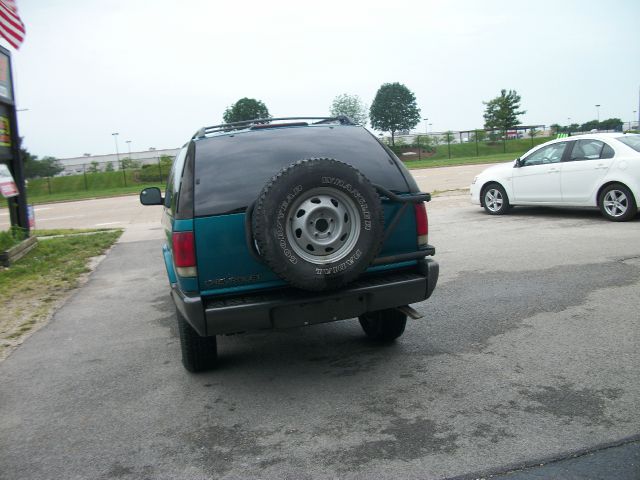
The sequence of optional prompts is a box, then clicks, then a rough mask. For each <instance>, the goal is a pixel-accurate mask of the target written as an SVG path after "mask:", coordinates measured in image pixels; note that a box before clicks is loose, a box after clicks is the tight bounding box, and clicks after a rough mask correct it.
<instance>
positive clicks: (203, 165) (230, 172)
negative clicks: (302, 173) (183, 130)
mask: <svg viewBox="0 0 640 480" xmlns="http://www.w3.org/2000/svg"><path fill="white" fill-rule="evenodd" d="M195 143H196V162H195V195H194V200H195V215H196V216H207V215H218V214H224V213H233V212H239V211H242V210H243V209H245V208H246V207H248V206H249V205H250V204H251V203H253V202H254V201H255V200H256V198H257V196H258V194H259V193H260V191H261V190H262V187H263V186H264V185H265V184H266V183H267V181H268V180H269V179H270V178H271V177H273V176H274V175H275V174H276V173H277V172H278V171H280V170H281V169H282V168H284V167H286V166H288V165H290V164H292V163H295V162H297V161H298V160H304V159H307V158H334V159H336V160H339V161H343V162H345V163H349V164H350V165H352V166H354V167H355V168H357V169H358V170H360V171H361V172H362V173H363V174H364V175H365V176H366V177H367V178H368V179H369V181H371V182H372V183H377V184H380V185H383V186H384V187H385V188H387V189H389V190H392V191H396V192H407V191H408V190H409V187H408V185H407V182H406V180H405V179H404V176H403V175H402V173H401V171H400V168H399V167H398V166H397V165H396V163H395V161H394V160H393V159H392V158H391V157H390V156H389V154H388V153H387V152H386V150H385V149H384V148H383V147H382V145H381V144H380V143H379V142H378V141H377V139H376V138H375V137H374V136H373V135H371V134H370V133H369V132H368V131H367V130H365V129H364V128H362V127H351V126H335V127H333V126H325V125H323V126H309V127H289V128H274V129H264V130H255V131H243V132H238V133H235V134H231V135H222V136H218V137H212V138H207V139H204V140H198V141H196V142H195Z"/></svg>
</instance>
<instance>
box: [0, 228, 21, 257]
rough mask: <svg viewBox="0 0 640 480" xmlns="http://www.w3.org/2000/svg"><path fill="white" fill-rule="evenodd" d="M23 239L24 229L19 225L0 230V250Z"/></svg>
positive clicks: (6, 248)
mask: <svg viewBox="0 0 640 480" xmlns="http://www.w3.org/2000/svg"><path fill="white" fill-rule="evenodd" d="M24 239H25V234H24V231H23V230H22V229H21V228H20V227H11V228H10V229H9V230H5V231H3V232H0V252H4V251H6V250H9V249H10V248H11V247H14V246H16V245H17V244H19V243H20V242H21V241H22V240H24Z"/></svg>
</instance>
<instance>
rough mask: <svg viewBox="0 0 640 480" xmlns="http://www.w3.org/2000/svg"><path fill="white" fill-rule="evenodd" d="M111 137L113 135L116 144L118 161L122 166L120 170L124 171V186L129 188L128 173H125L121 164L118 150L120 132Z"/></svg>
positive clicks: (121, 165)
mask: <svg viewBox="0 0 640 480" xmlns="http://www.w3.org/2000/svg"><path fill="white" fill-rule="evenodd" d="M111 135H113V139H114V140H115V142H116V158H117V159H118V164H120V170H122V179H123V182H124V186H125V187H126V186H127V172H125V171H124V165H123V164H122V163H120V151H119V150H118V135H119V134H118V132H114V133H112V134H111Z"/></svg>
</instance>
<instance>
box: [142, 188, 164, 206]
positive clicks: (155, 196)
mask: <svg viewBox="0 0 640 480" xmlns="http://www.w3.org/2000/svg"><path fill="white" fill-rule="evenodd" d="M140 203H141V204H142V205H162V204H163V203H164V198H162V192H161V191H160V189H159V188H158V187H149V188H145V189H144V190H142V191H141V192H140Z"/></svg>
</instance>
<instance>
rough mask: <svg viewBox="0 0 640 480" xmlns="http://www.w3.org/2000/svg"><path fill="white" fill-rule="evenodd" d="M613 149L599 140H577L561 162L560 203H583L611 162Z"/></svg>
mask: <svg viewBox="0 0 640 480" xmlns="http://www.w3.org/2000/svg"><path fill="white" fill-rule="evenodd" d="M613 157H614V151H613V148H611V147H610V146H609V145H607V144H606V143H605V142H602V141H600V140H577V141H576V142H575V143H574V144H573V149H572V150H571V154H570V155H568V156H567V158H566V159H565V161H564V162H563V164H562V173H561V174H560V184H561V186H562V203H569V204H584V203H586V202H587V201H588V200H589V199H590V198H591V197H592V195H593V193H594V192H595V190H596V188H598V186H599V185H600V182H601V180H602V178H604V176H605V175H606V174H607V172H608V171H609V168H611V165H612V163H613Z"/></svg>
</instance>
